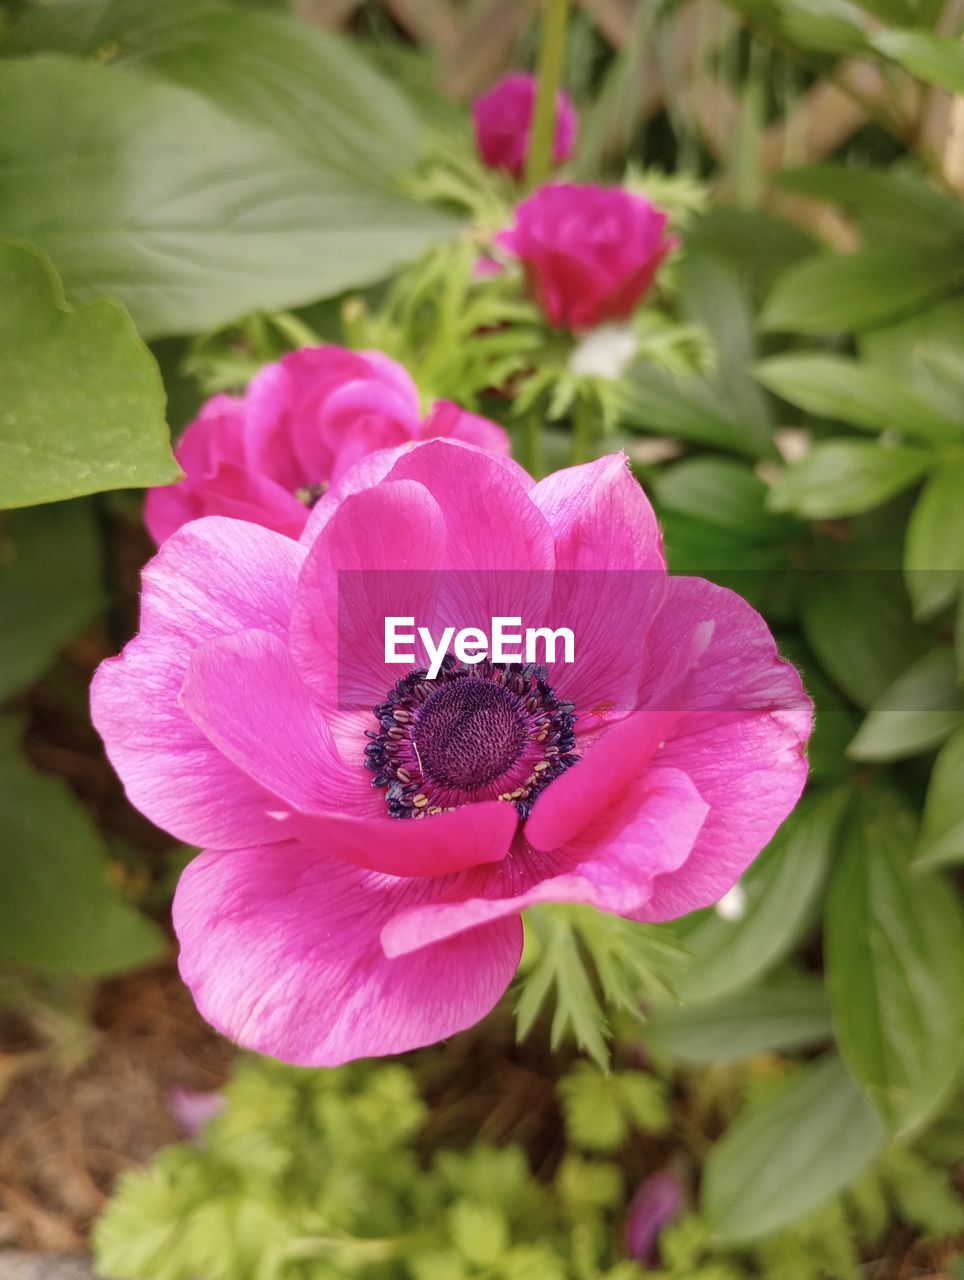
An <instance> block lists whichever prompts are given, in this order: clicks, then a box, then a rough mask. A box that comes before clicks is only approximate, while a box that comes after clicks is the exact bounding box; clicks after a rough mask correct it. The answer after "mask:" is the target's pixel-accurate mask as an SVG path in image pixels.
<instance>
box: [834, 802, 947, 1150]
mask: <svg viewBox="0 0 964 1280" xmlns="http://www.w3.org/2000/svg"><path fill="white" fill-rule="evenodd" d="M914 837H915V832H914V826H913V823H912V821H911V819H910V817H909V815H908V813H907V811H906V810H905V809H904V807H903V806H902V804H900V803H899V802H898V801H897V800H896V799H895V798H894V797H892V796H890V795H888V794H886V793H883V792H877V793H875V794H874V795H872V796H870V797H868V798H867V800H866V802H865V804H864V811H863V814H862V816H861V820H860V821H859V822H856V823H854V825H853V827H852V829H851V831H850V835H849V838H848V840H847V842H846V846H845V850H844V856H843V858H842V860H841V861H840V863H839V864H838V866H837V868H836V870H835V872H834V877H833V881H832V883H831V888H830V896H829V900H828V907H827V919H826V955H827V981H828V989H829V992H830V1002H831V1006H832V1009H833V1020H834V1029H835V1031H836V1035H837V1043H838V1045H839V1046H840V1051H841V1053H842V1054H843V1056H844V1058H845V1059H846V1062H847V1065H848V1066H849V1068H850V1070H851V1071H852V1072H853V1074H854V1076H855V1077H856V1078H857V1080H858V1081H859V1082H860V1084H861V1087H862V1088H863V1089H864V1090H865V1091H866V1092H867V1094H868V1096H869V1097H871V1098H872V1099H873V1101H874V1102H876V1104H877V1105H878V1106H879V1107H880V1108H881V1110H882V1112H883V1114H884V1115H885V1117H886V1118H887V1120H888V1122H889V1123H890V1125H891V1126H892V1128H894V1129H895V1130H896V1131H897V1132H898V1133H905V1132H907V1131H908V1130H911V1129H916V1128H917V1127H918V1126H920V1125H921V1124H923V1123H924V1121H926V1120H927V1119H928V1117H929V1116H931V1115H933V1114H934V1111H935V1110H936V1108H937V1107H938V1106H939V1105H940V1104H941V1102H942V1100H943V1099H944V1096H945V1094H946V1092H947V1090H948V1089H949V1087H950V1086H951V1085H952V1084H953V1081H954V1079H955V1077H956V1075H957V1070H958V1067H959V1065H960V1061H961V1056H962V1052H964V1003H962V1001H961V991H962V990H964V929H962V922H961V917H960V910H959V907H958V904H957V901H956V898H955V895H954V893H953V890H952V889H951V887H950V886H949V885H948V884H946V883H945V882H944V881H943V880H942V879H941V877H940V876H939V875H933V876H915V875H912V874H909V873H908V863H909V861H910V855H911V852H912V849H913V845H914Z"/></svg>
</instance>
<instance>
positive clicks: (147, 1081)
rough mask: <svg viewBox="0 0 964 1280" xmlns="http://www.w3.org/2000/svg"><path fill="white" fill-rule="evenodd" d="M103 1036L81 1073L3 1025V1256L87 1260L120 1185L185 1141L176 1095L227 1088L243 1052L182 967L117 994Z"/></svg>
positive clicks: (100, 1019) (109, 998) (105, 1006)
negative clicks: (80, 1254)
mask: <svg viewBox="0 0 964 1280" xmlns="http://www.w3.org/2000/svg"><path fill="white" fill-rule="evenodd" d="M94 1025H95V1028H96V1030H95V1033H94V1039H93V1043H92V1051H91V1052H90V1054H89V1056H87V1057H86V1058H85V1060H84V1061H83V1062H81V1063H80V1064H79V1065H76V1066H73V1067H70V1066H66V1065H64V1064H63V1062H62V1060H59V1059H62V1053H60V1054H58V1051H57V1047H56V1046H54V1045H49V1044H48V1045H44V1044H43V1043H42V1042H41V1043H38V1040H37V1038H36V1035H35V1033H33V1032H32V1031H31V1030H30V1029H29V1028H27V1027H26V1026H25V1025H23V1024H22V1023H20V1022H19V1020H18V1019H16V1018H13V1017H9V1018H5V1019H3V1020H0V1086H2V1085H3V1083H4V1081H5V1080H6V1082H7V1087H6V1089H5V1090H4V1091H3V1092H2V1095H0V1246H2V1245H5V1244H19V1245H20V1246H21V1247H23V1248H27V1249H51V1250H75V1249H82V1248H83V1247H84V1246H85V1244H86V1242H87V1238H88V1235H89V1231H90V1227H91V1224H92V1222H93V1220H94V1218H95V1217H96V1215H97V1213H98V1211H99V1210H100V1208H101V1206H102V1205H103V1203H104V1200H105V1198H106V1196H107V1195H108V1194H109V1192H110V1190H111V1187H112V1186H113V1184H114V1181H115V1179H116V1178H117V1177H118V1175H120V1174H121V1173H123V1172H124V1171H125V1170H126V1169H129V1168H132V1167H133V1166H136V1165H138V1164H142V1163H143V1162H144V1161H146V1160H147V1159H148V1158H149V1157H150V1156H151V1154H152V1153H153V1152H154V1151H156V1150H157V1148H158V1147H161V1146H164V1145H165V1144H166V1143H169V1142H175V1141H178V1140H179V1139H180V1138H181V1137H182V1134H181V1132H180V1130H179V1128H178V1125H177V1123H176V1122H175V1120H174V1118H173V1117H172V1115H171V1113H170V1111H169V1109H168V1105H167V1095H168V1091H169V1090H170V1089H171V1088H172V1087H173V1086H175V1085H182V1086H184V1087H186V1088H190V1089H215V1088H217V1087H218V1086H219V1085H221V1084H222V1083H223V1082H224V1079H225V1077H226V1074H227V1070H228V1065H229V1063H230V1061H231V1058H232V1056H233V1052H234V1051H233V1049H232V1047H231V1046H230V1045H229V1044H228V1042H227V1041H226V1040H223V1039H222V1038H221V1037H219V1036H217V1035H216V1034H215V1033H214V1032H213V1031H211V1029H210V1028H209V1027H207V1026H205V1024H204V1023H203V1022H202V1021H201V1019H200V1018H199V1017H198V1015H197V1013H196V1012H195V1010H194V1007H193V1005H192V1003H191V998H190V995H189V994H188V992H187V991H186V990H185V988H184V987H183V986H182V984H181V982H180V980H179V979H178V976H177V973H176V971H175V970H174V967H173V964H170V963H167V964H165V965H163V966H159V967H157V968H154V969H150V970H145V971H143V972H142V973H138V974H133V975H130V976H127V977H124V978H121V979H118V980H117V981H114V982H108V983H105V984H104V985H103V986H102V987H101V988H100V990H99V992H98V994H97V997H96V1000H95V1005H94Z"/></svg>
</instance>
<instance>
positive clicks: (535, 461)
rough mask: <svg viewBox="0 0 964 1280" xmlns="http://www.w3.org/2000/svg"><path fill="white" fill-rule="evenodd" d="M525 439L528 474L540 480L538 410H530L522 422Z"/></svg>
mask: <svg viewBox="0 0 964 1280" xmlns="http://www.w3.org/2000/svg"><path fill="white" fill-rule="evenodd" d="M522 430H523V439H524V441H525V465H526V469H527V470H528V472H529V475H531V476H534V477H535V478H536V480H541V479H542V475H543V471H542V423H541V421H540V418H539V414H538V412H536V411H534V410H530V411H529V412H528V413H527V414H526V416H525V418H524V419H523V422H522Z"/></svg>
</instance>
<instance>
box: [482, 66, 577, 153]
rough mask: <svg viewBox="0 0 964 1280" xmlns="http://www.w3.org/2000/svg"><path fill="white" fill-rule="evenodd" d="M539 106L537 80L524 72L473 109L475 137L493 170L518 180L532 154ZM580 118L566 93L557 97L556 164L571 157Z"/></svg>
mask: <svg viewBox="0 0 964 1280" xmlns="http://www.w3.org/2000/svg"><path fill="white" fill-rule="evenodd" d="M535 102H536V78H535V76H530V75H526V74H525V73H524V72H515V73H514V74H513V75H508V76H505V77H504V78H503V79H502V80H500V81H499V83H498V84H497V85H495V86H494V88H492V89H490V90H489V92H488V93H484V94H483V95H482V96H481V98H476V100H475V104H474V106H473V108H472V114H473V116H474V118H475V137H476V141H477V142H478V145H479V152H480V154H481V156H482V159H483V161H484V162H485V164H486V165H487V166H488V167H489V168H490V169H505V170H506V172H508V173H511V174H513V175H514V176H515V177H519V176H521V174H522V171H523V169H524V168H525V163H526V156H527V155H528V154H529V138H530V135H531V133H532V113H533V111H534V110H535ZM578 123H579V117H578V116H577V114H576V109H575V107H574V106H573V105H572V99H571V98H570V97H569V95H568V93H566V92H565V90H564V89H560V90H559V93H558V94H557V96H556V133H555V138H554V140H553V146H552V159H553V162H554V163H555V164H563V163H564V162H565V161H566V160H568V159H569V157H570V156H571V155H572V149H573V146H574V144H575V141H576V129H577V127H578Z"/></svg>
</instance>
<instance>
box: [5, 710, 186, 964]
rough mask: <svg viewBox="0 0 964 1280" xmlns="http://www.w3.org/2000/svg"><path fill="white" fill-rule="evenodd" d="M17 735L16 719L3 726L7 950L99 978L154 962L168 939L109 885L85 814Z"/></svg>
mask: <svg viewBox="0 0 964 1280" xmlns="http://www.w3.org/2000/svg"><path fill="white" fill-rule="evenodd" d="M19 737H20V726H19V724H18V723H17V722H16V721H14V720H10V719H6V720H0V951H2V952H3V953H4V954H5V955H7V956H9V957H11V958H12V959H14V960H17V961H19V962H21V963H23V964H30V965H36V966H37V967H38V968H41V969H51V970H64V971H67V972H69V973H77V974H85V975H91V976H93V975H98V976H100V975H104V974H110V973H119V972H121V971H122V970H124V969H129V968H131V967H132V966H135V965H139V964H146V963H147V962H148V961H149V960H154V959H156V958H157V957H158V956H159V955H161V954H162V953H163V951H164V938H163V935H162V933H161V931H160V930H159V929H158V928H157V926H156V925H154V924H152V923H151V922H150V921H149V920H147V919H146V918H145V917H144V916H142V915H141V914H140V913H139V912H138V911H136V910H135V909H134V908H133V907H131V906H129V905H128V904H127V903H126V902H124V901H123V899H122V898H121V897H120V896H119V895H118V894H117V892H116V891H115V890H114V888H113V887H112V886H111V884H110V882H109V879H108V862H107V858H108V853H107V849H106V847H105V846H104V843H103V840H102V839H101V836H100V833H99V832H98V831H97V828H96V827H95V826H94V824H93V822H92V821H91V819H90V816H89V814H88V812H87V810H86V809H85V808H84V807H83V805H81V804H80V802H79V801H78V800H76V799H75V797H74V796H73V794H72V793H71V792H70V791H69V790H68V789H67V786H66V784H65V783H64V782H63V781H61V780H60V779H59V778H54V777H48V776H45V775H44V774H41V773H37V772H35V771H34V770H33V769H31V768H30V767H29V765H27V764H26V763H25V761H24V760H23V759H22V757H21V755H20V751H19V747H18V743H19Z"/></svg>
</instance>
